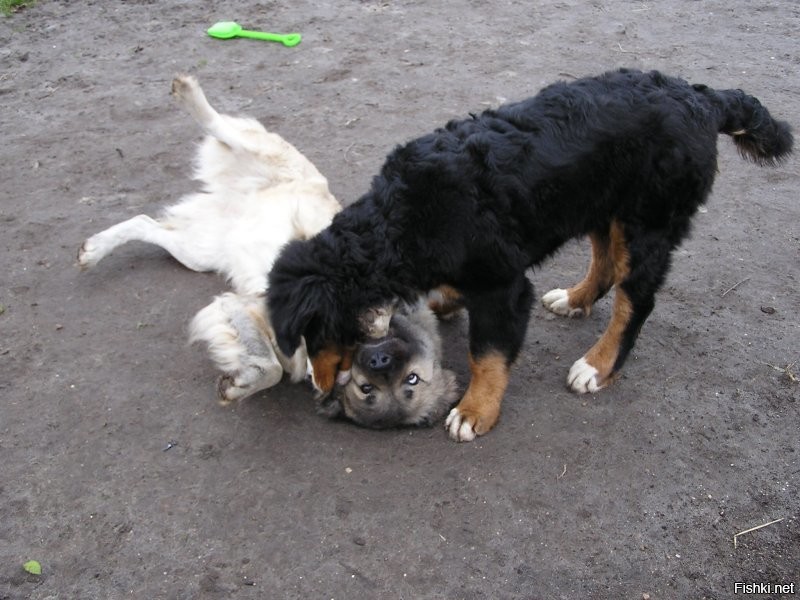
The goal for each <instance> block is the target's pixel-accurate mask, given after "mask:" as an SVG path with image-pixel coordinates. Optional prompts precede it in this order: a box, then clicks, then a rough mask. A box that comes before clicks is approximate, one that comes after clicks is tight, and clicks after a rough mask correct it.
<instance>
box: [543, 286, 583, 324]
mask: <svg viewBox="0 0 800 600" xmlns="http://www.w3.org/2000/svg"><path fill="white" fill-rule="evenodd" d="M542 304H543V305H544V307H545V308H546V309H547V310H549V311H550V312H553V313H555V314H557V315H561V316H562V317H573V318H578V317H583V316H584V315H585V314H586V311H585V310H584V309H583V308H580V307H579V308H573V307H572V306H570V304H569V290H564V289H561V288H556V289H554V290H550V291H549V292H547V293H546V294H545V295H544V296H542Z"/></svg>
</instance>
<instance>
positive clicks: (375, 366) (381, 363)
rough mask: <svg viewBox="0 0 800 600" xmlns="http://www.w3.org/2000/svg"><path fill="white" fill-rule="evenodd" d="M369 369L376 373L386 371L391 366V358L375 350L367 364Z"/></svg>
mask: <svg viewBox="0 0 800 600" xmlns="http://www.w3.org/2000/svg"><path fill="white" fill-rule="evenodd" d="M367 365H368V366H369V368H370V369H371V370H373V371H376V372H378V373H380V372H382V371H386V370H388V369H389V368H390V367H391V366H392V356H391V355H390V354H386V352H384V351H382V350H376V351H375V353H374V354H373V355H372V356H370V357H369V361H368V362H367Z"/></svg>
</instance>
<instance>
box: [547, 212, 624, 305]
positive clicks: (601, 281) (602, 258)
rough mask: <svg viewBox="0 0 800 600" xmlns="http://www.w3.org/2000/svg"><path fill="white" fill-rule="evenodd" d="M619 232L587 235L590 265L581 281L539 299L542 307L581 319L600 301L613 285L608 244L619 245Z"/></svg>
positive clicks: (614, 229)
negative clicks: (589, 244) (590, 250)
mask: <svg viewBox="0 0 800 600" xmlns="http://www.w3.org/2000/svg"><path fill="white" fill-rule="evenodd" d="M620 235H621V233H620V232H619V231H616V228H615V227H614V226H612V228H611V232H610V233H609V232H602V233H591V234H590V235H589V239H590V240H591V242H592V262H591V263H590V264H589V272H588V273H586V277H584V279H583V281H581V282H580V283H578V284H576V285H575V286H573V287H571V288H569V289H561V288H556V289H554V290H550V291H549V292H547V293H546V294H545V295H544V296H542V304H543V305H544V307H545V308H546V309H547V310H549V311H551V312H554V313H556V314H557V315H561V316H564V317H584V316H588V315H589V313H590V312H591V311H592V305H593V304H594V303H595V302H596V301H597V300H599V299H600V298H602V297H603V296H604V295H605V294H606V292H608V290H609V289H610V288H611V286H612V285H613V283H614V263H613V261H612V260H611V254H612V245H614V244H619V237H620Z"/></svg>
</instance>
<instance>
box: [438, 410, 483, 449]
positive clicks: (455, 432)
mask: <svg viewBox="0 0 800 600" xmlns="http://www.w3.org/2000/svg"><path fill="white" fill-rule="evenodd" d="M444 427H445V429H447V431H448V433H449V434H450V439H452V440H455V441H456V442H471V441H472V440H474V439H475V436H476V435H477V434H476V433H475V429H474V428H473V427H472V424H471V423H470V422H469V421H468V420H467V419H466V417H464V415H462V414H461V412H460V411H459V410H458V407H456V408H454V409H452V410H451V411H450V414H449V415H447V419H446V420H445V422H444Z"/></svg>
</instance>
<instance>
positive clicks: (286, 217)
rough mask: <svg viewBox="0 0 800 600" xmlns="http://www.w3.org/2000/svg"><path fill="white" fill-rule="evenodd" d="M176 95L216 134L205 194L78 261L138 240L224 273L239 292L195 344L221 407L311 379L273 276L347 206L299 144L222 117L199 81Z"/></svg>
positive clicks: (209, 148)
mask: <svg viewBox="0 0 800 600" xmlns="http://www.w3.org/2000/svg"><path fill="white" fill-rule="evenodd" d="M172 95H173V96H174V97H175V99H176V100H177V102H178V103H179V104H180V105H181V106H183V107H184V108H185V109H186V110H187V111H188V112H189V114H191V115H192V116H193V117H194V119H195V120H196V121H197V122H198V124H199V125H200V126H201V127H202V128H203V130H204V131H205V132H206V134H207V136H206V138H205V140H204V141H203V142H202V144H201V145H200V147H199V149H198V152H197V156H196V160H195V173H194V178H195V179H197V180H199V181H200V182H202V191H201V192H198V193H194V194H189V195H187V196H185V197H183V198H182V199H181V200H180V201H179V202H178V203H177V204H174V205H172V206H169V207H167V208H166V209H165V210H164V211H163V214H162V215H161V216H160V217H159V218H158V219H153V218H151V217H148V216H146V215H138V216H135V217H133V218H131V219H128V220H127V221H124V222H122V223H119V224H117V225H114V226H112V227H109V228H108V229H106V230H104V231H101V232H100V233H97V234H96V235H93V236H92V237H90V238H89V239H87V240H86V241H85V242H84V243H83V245H82V246H81V249H80V251H79V252H78V264H79V265H80V266H81V267H83V268H89V267H92V266H94V265H96V264H97V263H98V262H99V261H100V260H101V259H102V258H103V257H104V256H106V255H108V254H109V253H110V252H111V251H112V250H114V248H116V247H117V246H120V245H121V244H124V243H126V242H129V241H132V240H138V241H143V242H149V243H152V244H156V245H158V246H161V247H162V248H164V249H165V250H167V251H168V252H169V253H170V254H171V255H172V256H173V257H175V259H176V260H178V261H179V262H181V263H182V264H183V265H185V266H186V267H187V268H189V269H192V270H194V271H216V272H218V273H220V274H222V275H224V276H225V277H227V279H228V280H229V282H230V285H231V287H232V289H233V291H232V292H229V293H226V294H223V295H221V296H218V297H216V298H215V299H214V301H213V302H212V303H211V304H209V305H208V306H207V307H205V308H203V309H202V310H201V311H200V312H198V313H197V315H196V316H195V317H194V319H193V320H192V322H191V324H190V326H189V339H190V341H192V342H204V343H205V344H206V345H207V347H208V351H209V355H210V357H211V360H212V361H213V362H214V364H215V366H216V367H217V368H218V369H219V370H220V371H222V373H223V375H222V377H221V378H220V383H219V388H218V389H219V396H220V400H221V401H223V402H230V401H233V400H240V399H242V398H245V397H247V396H249V395H252V394H254V393H255V392H258V391H260V390H262V389H265V388H268V387H271V386H273V385H275V384H276V383H277V382H278V381H280V380H281V378H282V376H283V373H284V372H286V373H288V375H289V377H290V378H291V380H292V381H299V380H302V379H303V378H304V377H305V375H306V364H307V358H306V354H305V348H304V347H303V346H301V347H300V348H299V349H298V351H297V352H296V353H295V355H294V356H292V357H287V356H284V355H283V354H282V353H281V352H280V350H279V349H278V347H277V344H275V343H274V340H275V336H274V333H273V330H272V326H271V325H270V320H269V317H268V315H267V314H266V302H265V298H264V294H265V293H266V292H267V274H268V273H269V270H270V268H271V267H272V263H273V262H274V260H275V258H276V257H277V255H278V252H279V251H280V249H281V248H282V247H283V245H284V244H286V243H287V242H289V241H291V240H295V239H306V238H309V237H311V236H313V235H315V234H316V233H317V232H319V231H320V230H322V229H324V228H325V227H327V225H328V224H329V223H330V221H331V219H332V218H333V216H334V215H335V214H336V213H337V212H338V211H339V210H340V208H341V207H340V205H339V203H338V202H337V201H336V199H335V198H334V197H333V195H332V194H331V193H330V191H329V189H328V181H327V179H325V177H324V176H323V175H322V174H321V173H320V172H319V171H318V170H317V169H316V167H315V166H314V165H313V164H312V163H311V161H309V160H308V159H307V158H306V157H305V156H303V155H302V154H301V153H300V152H299V151H298V150H297V149H296V148H294V146H292V145H291V144H289V143H288V142H287V141H286V140H284V139H283V138H282V137H281V136H279V135H278V134H276V133H271V132H268V131H267V130H266V129H264V127H263V126H262V125H261V123H259V122H258V121H256V120H254V119H249V118H244V117H232V116H229V115H221V114H219V113H218V112H217V111H215V110H214V108H213V107H212V106H211V105H210V104H209V103H208V101H207V100H206V97H205V95H204V94H203V90H202V89H201V88H200V86H199V84H198V83H197V81H196V80H195V79H194V78H193V77H190V76H179V77H176V78H175V80H174V81H173V82H172Z"/></svg>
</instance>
